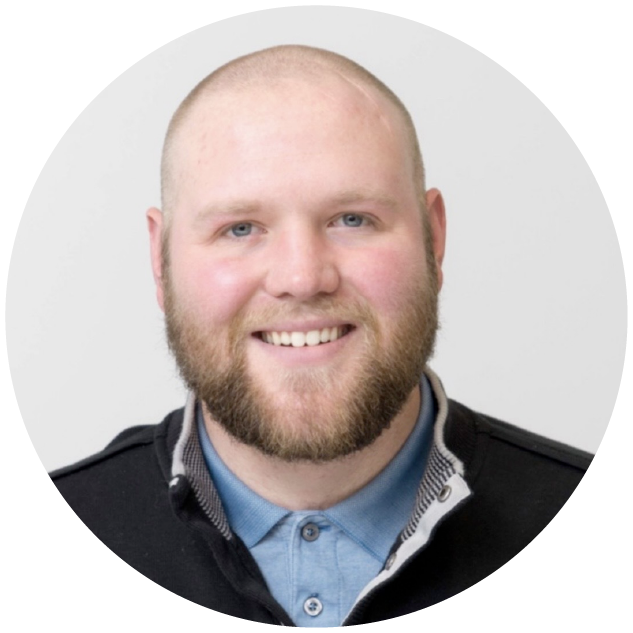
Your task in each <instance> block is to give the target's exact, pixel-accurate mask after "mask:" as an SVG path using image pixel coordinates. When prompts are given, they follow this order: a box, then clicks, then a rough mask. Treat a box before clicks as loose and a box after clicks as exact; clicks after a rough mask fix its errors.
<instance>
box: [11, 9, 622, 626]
mask: <svg viewBox="0 0 633 633" xmlns="http://www.w3.org/2000/svg"><path fill="white" fill-rule="evenodd" d="M293 4H295V5H308V4H311V3H309V2H301V1H297V2H294V3H293ZM328 4H330V5H340V6H357V7H362V8H374V9H378V10H382V11H385V12H389V13H392V14H396V15H401V16H403V17H408V18H411V19H415V20H417V21H420V22H423V23H425V24H427V25H429V26H432V27H435V28H438V29H439V30H442V31H445V32H447V33H449V34H451V35H453V36H455V37H457V38H459V39H461V40H462V41H465V42H466V43H468V44H470V45H472V46H474V47H475V48H477V49H478V50H480V51H481V52H483V53H485V54H487V55H489V56H490V57H491V58H493V59H494V60H495V61H497V62H498V63H500V64H501V65H502V66H504V67H505V68H506V69H507V70H509V71H510V72H512V73H513V74H514V75H515V76H517V77H518V78H519V79H520V80H521V81H522V82H523V83H525V84H526V85H527V86H528V87H529V88H530V89H531V90H533V92H534V93H535V94H536V95H537V96H538V97H539V98H540V99H541V100H542V101H543V102H544V103H545V105H547V107H548V108H549V109H550V110H551V111H552V112H553V113H554V115H555V116H557V117H558V119H559V120H560V121H561V123H562V124H563V125H564V126H565V128H566V129H567V131H568V132H569V133H570V135H571V136H572V138H573V139H574V140H575V142H576V143H577V145H578V147H579V148H580V150H581V152H582V153H583V155H584V157H585V158H586V160H587V162H588V163H589V165H590V166H591V168H592V170H593V172H594V174H595V176H596V179H597V181H598V182H599V184H600V186H601V188H602V192H603V194H604V196H605V199H606V201H607V204H608V206H609V209H610V211H611V214H612V217H613V220H614V223H615V226H616V229H617V232H618V235H619V239H620V244H621V248H622V251H623V258H624V262H625V269H626V271H627V273H629V283H630V282H631V274H632V271H631V252H632V250H631V249H632V247H633V245H632V244H631V233H630V230H629V226H628V223H629V221H630V220H629V216H630V209H631V202H630V184H629V183H630V178H631V174H630V171H631V160H630V152H631V147H632V146H633V135H632V130H631V115H630V113H631V112H633V102H632V98H631V91H630V65H629V62H628V61H627V60H630V59H631V58H633V50H632V49H633V46H632V44H631V38H630V33H629V25H630V19H629V18H628V15H627V4H626V3H623V2H618V1H611V0H606V1H604V0H603V2H600V3H577V2H575V3H573V2H563V1H556V0H554V1H552V0H549V1H543V0H531V2H529V3H523V2H507V1H506V2H499V1H496V2H495V1H491V0H479V1H478V2H468V1H465V0H464V1H458V0H444V1H443V2H435V3H430V2H424V3H416V4H415V5H414V4H413V3H409V2H401V1H398V0H390V1H389V2H386V1H376V2H372V3H368V2H362V3H359V2H353V1H348V2H344V3H336V2H330V3H328ZM220 5H222V6H220ZM228 6H229V5H228V4H226V3H210V2H206V1H205V2H193V1H187V0H181V2H179V3H176V4H175V3H173V2H167V1H159V0H154V1H153V2H148V1H144V0H143V1H141V0H137V1H136V2H131V1H130V0H128V1H127V2H123V1H121V0H111V1H110V2H108V3H107V4H95V3H85V2H76V1H75V2H71V1H67V0H58V1H57V2H54V3H45V2H43V1H31V2H25V3H22V4H18V3H13V4H12V5H11V6H10V7H7V8H5V9H4V11H3V20H2V26H1V28H2V38H0V42H1V46H2V59H3V61H4V64H3V66H4V69H3V92H4V94H5V96H4V97H3V103H2V108H3V122H4V126H3V128H4V129H3V152H2V171H1V172H0V173H2V175H3V194H4V195H3V203H4V204H3V212H2V214H1V215H0V218H1V220H0V221H1V222H2V228H1V230H0V240H1V241H0V244H1V255H2V259H1V261H2V279H3V282H4V281H5V280H6V276H7V269H8V263H9V254H10V249H11V245H12V241H13V237H14V236H15V233H16V231H17V225H18V222H19V218H20V214H21V210H22V209H23V208H24V206H25V204H26V201H27V198H28V195H29V192H30V190H31V187H32V186H33V184H34V182H35V180H36V179H37V176H38V174H39V172H40V170H41V169H42V167H43V165H44V162H45V160H46V158H47V157H48V156H49V154H50V153H51V151H52V150H53V148H54V146H55V144H56V143H57V141H58V140H59V139H60V138H61V136H62V135H63V133H64V132H65V131H66V129H67V128H68V127H69V126H70V124H71V123H72V122H73V121H74V119H75V118H76V117H77V115H78V114H79V113H80V112H81V111H82V110H83V109H84V107H85V106H86V105H87V104H88V103H89V101H90V100H91V99H92V98H94V97H95V96H96V95H97V94H98V93H99V92H100V90H101V89H102V88H103V86H105V85H106V84H108V83H109V82H110V81H111V80H113V79H114V78H116V77H117V76H118V75H119V74H120V73H121V72H123V71H124V70H126V69H127V68H128V67H129V66H130V65H131V64H132V63H134V62H136V61H137V60H139V59H140V58H142V57H143V56H145V55H147V54H149V53H150V52H152V51H153V50H155V49H156V48H158V47H159V46H161V45H163V44H165V43H166V42H168V41H170V40H172V39H175V38H177V37H179V36H181V35H183V34H185V33H187V32H189V31H190V30H193V29H195V28H198V27H199V26H202V25H204V24H206V23H209V22H211V21H215V20H218V19H220V18H223V17H229V16H232V15H237V14H238V13H244V12H248V11H251V10H256V9H263V8H271V7H272V6H275V5H274V4H269V3H266V2H259V3H256V2H240V1H237V2H234V3H231V5H230V7H231V8H230V9H229V8H228ZM588 256H589V254H588ZM43 265H45V263H44V264H43ZM3 296H4V292H3ZM3 318H4V310H3ZM630 323H631V319H630V318H629V324H630ZM3 340H4V339H3ZM5 359H6V353H3V362H2V367H1V369H0V372H1V375H0V379H1V380H2V388H1V393H2V400H1V406H2V411H1V413H2V420H3V428H4V429H5V432H4V433H3V440H4V442H3V448H4V450H3V452H2V454H3V457H4V460H3V465H4V466H5V467H4V482H5V490H6V491H8V498H7V497H5V499H4V503H3V521H2V526H3V539H2V542H3V545H4V550H3V553H2V559H3V572H4V573H3V575H4V577H5V578H10V579H11V585H10V587H8V588H5V591H4V593H3V598H4V601H3V602H4V604H5V608H4V609H3V612H4V618H5V620H6V621H7V623H9V626H10V628H11V629H12V630H36V627H38V626H39V628H43V627H46V626H53V627H55V628H57V627H60V628H61V627H63V629H64V630H65V631H68V632H74V631H82V632H83V631H85V630H86V628H89V629H90V630H91V631H112V630H121V629H122V630H126V631H127V630H130V631H131V630H153V631H167V630H169V631H174V630H176V627H180V630H182V629H183V628H187V629H189V628H193V627H198V626H202V627H208V626H209V624H216V625H218V626H221V627H223V630H226V629H229V630H238V631H241V630H248V631H252V630H256V629H257V630H264V629H263V627H261V626H257V625H254V624H250V623H246V622H243V621H240V620H235V619H232V618H227V617H225V616H222V615H220V614H216V613H211V612H209V611H208V610H206V609H203V608H200V607H197V606H196V605H192V604H189V603H186V602H185V601H183V600H182V599H180V598H178V597H176V596H174V595H172V594H170V593H169V592H166V591H164V590H162V589H160V588H158V587H156V586H154V585H152V584H151V583H149V582H147V580H146V579H145V578H143V577H142V576H140V575H139V574H138V573H136V572H134V571H133V570H131V569H129V568H127V567H126V566H125V565H123V564H122V563H120V561H118V559H116V558H115V557H113V556H112V555H111V554H110V552H109V551H108V550H107V549H106V548H105V547H104V546H103V545H101V544H100V543H99V542H98V541H97V540H96V539H95V537H94V536H93V535H92V534H90V533H89V532H88V531H87V530H86V529H84V528H83V527H82V526H81V525H80V524H79V522H78V521H77V520H76V519H75V517H74V516H73V515H72V512H71V511H70V510H69V509H68V508H67V507H65V506H64V505H63V504H60V503H59V500H58V498H56V494H55V492H54V491H53V490H52V487H51V484H50V482H48V480H47V478H46V476H45V474H44V472H43V469H42V468H41V465H40V464H39V460H38V458H37V456H36V454H35V452H34V450H33V448H32V447H31V445H30V442H29V440H28V436H27V433H26V431H25V429H24V427H23V425H22V424H21V422H20V416H19V412H18V408H17V404H16V402H15V398H14V397H13V393H12V388H11V383H10V379H9V376H8V368H7V363H6V360H5ZM622 384H623V385H624V386H625V387H624V388H622V389H621V390H620V394H619V398H618V401H617V404H616V408H615V411H614V415H613V419H612V422H611V424H610V427H609V429H608V431H607V433H606V436H605V439H604V440H603V443H602V446H601V447H600V451H599V453H598V456H597V457H596V460H595V462H594V464H593V466H592V467H591V469H590V471H589V475H588V477H587V479H586V481H584V482H583V484H582V485H581V487H580V488H579V490H578V492H577V493H576V494H575V495H574V496H573V498H572V499H571V501H570V502H569V503H568V504H567V506H566V507H565V509H564V511H563V513H562V515H561V516H560V517H558V518H557V520H556V521H555V522H554V524H553V525H552V526H551V527H550V528H548V529H547V530H546V531H545V532H544V533H543V534H542V535H541V536H539V537H538V538H537V539H536V541H535V542H534V544H533V545H532V546H530V547H529V548H528V549H527V550H526V552H524V553H522V554H521V555H519V556H518V557H517V558H516V559H515V560H514V561H512V562H511V563H509V564H508V565H506V566H505V567H504V568H503V569H502V570H500V571H499V572H497V573H496V574H494V575H493V576H492V577H491V578H489V579H487V580H486V581H484V582H482V583H480V584H479V585H477V586H476V587H473V588H472V589H470V590H468V591H467V592H464V593H463V594H461V595H459V596H457V597H455V598H453V599H451V600H449V601H447V602H445V603H442V604H440V605H437V606H436V607H433V608H431V609H427V610H425V611H423V612H419V613H417V614H413V615H411V616H407V617H406V618H405V622H406V625H413V626H415V625H416V624H417V625H419V626H421V627H422V626H423V627H426V629H427V630H428V629H429V627H432V626H437V627H442V628H446V627H447V626H450V629H451V630H458V629H459V628H460V627H463V628H464V629H467V628H468V629H472V627H473V626H475V625H476V624H477V623H480V624H481V625H482V626H485V628H486V630H488V631H506V630H507V628H508V626H511V627H512V629H513V630H518V631H530V630H533V629H537V630H542V629H543V628H545V629H546V630H558V629H560V630H563V629H565V630H573V631H575V632H578V631H594V630H598V629H599V630H604V629H606V628H607V627H609V625H612V624H618V623H622V622H626V621H628V620H630V617H629V614H628V600H629V596H628V593H629V591H628V582H627V581H626V578H627V577H628V575H627V576H624V573H625V572H626V571H627V570H628V569H629V566H630V563H631V560H630V557H631V546H630V535H629V532H630V528H629V526H630V523H629V522H628V521H627V520H626V517H625V512H626V509H625V507H624V505H623V504H620V503H619V500H620V499H621V498H622V497H623V496H624V494H626V493H627V492H628V491H627V490H626V486H627V483H628V480H629V473H628V472H627V471H628V469H627V471H625V468H626V465H627V462H628V455H627V456H625V455H624V451H625V450H626V447H627V446H628V443H629V442H630V441H631V428H630V420H631V418H632V415H631V412H632V411H631V408H632V404H631V399H632V396H631V389H630V385H631V384H632V376H631V362H630V358H629V359H627V363H626V365H625V371H624V376H623V382H622ZM627 385H628V386H629V388H628V389H627V388H626V386H627ZM590 507H592V508H593V509H594V511H593V512H588V511H587V509H588V508H590ZM596 510H597V511H596ZM619 570H623V571H622V572H620V571H619ZM620 573H621V574H622V576H623V578H622V581H620ZM405 622H403V624H405ZM17 623H20V624H19V625H17V626H16V624H17ZM397 625H400V623H398V624H397ZM397 625H396V624H394V623H393V622H391V623H389V622H387V623H379V624H376V625H371V626H372V629H374V630H383V631H388V630H392V629H391V627H393V626H397ZM476 628H478V626H477V627H476Z"/></svg>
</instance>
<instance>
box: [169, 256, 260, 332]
mask: <svg viewBox="0 0 633 633" xmlns="http://www.w3.org/2000/svg"><path fill="white" fill-rule="evenodd" d="M173 274H174V282H175V286H176V287H177V288H180V289H181V291H182V295H181V297H182V300H183V301H184V302H185V304H186V305H187V306H188V308H189V309H190V310H192V311H194V312H196V313H198V314H200V315H201V316H202V317H203V318H204V319H205V320H207V321H208V322H212V323H214V324H216V325H217V326H223V325H225V324H228V322H229V321H230V320H231V319H233V318H234V317H235V316H236V315H237V313H239V311H240V310H241V309H242V308H243V307H244V306H245V305H246V304H247V302H248V300H249V299H250V297H251V296H252V294H253V292H254V290H255V288H256V286H257V280H256V279H255V278H254V277H253V276H252V275H249V273H248V270H247V269H246V267H245V266H244V264H243V263H241V264H240V263H239V262H237V261H232V262H227V261H222V262H218V261H196V260H195V259H194V260H189V261H188V262H183V265H182V266H180V267H179V269H176V268H175V267H174V273H173Z"/></svg>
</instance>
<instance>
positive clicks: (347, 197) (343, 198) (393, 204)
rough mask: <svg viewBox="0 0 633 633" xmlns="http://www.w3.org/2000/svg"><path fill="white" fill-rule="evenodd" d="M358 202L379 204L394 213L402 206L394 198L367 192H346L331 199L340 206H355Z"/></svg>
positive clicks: (332, 202)
mask: <svg viewBox="0 0 633 633" xmlns="http://www.w3.org/2000/svg"><path fill="white" fill-rule="evenodd" d="M358 202H364V203H371V204H377V205H379V206H381V207H387V208H388V209H391V210H394V211H395V210H397V209H398V207H399V206H400V205H399V204H398V201H397V200H396V199H395V198H394V197H392V196H388V195H383V194H380V193H377V192H374V191H365V190H350V191H344V192H342V193H340V194H339V195H337V196H335V197H334V198H332V199H331V204H334V205H338V206H343V205H347V204H355V203H358Z"/></svg>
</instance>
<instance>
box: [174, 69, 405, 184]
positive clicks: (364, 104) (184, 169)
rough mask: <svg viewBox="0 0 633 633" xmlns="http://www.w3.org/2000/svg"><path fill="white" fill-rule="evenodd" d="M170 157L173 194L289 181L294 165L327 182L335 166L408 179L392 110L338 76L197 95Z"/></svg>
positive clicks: (400, 126) (400, 130)
mask: <svg viewBox="0 0 633 633" xmlns="http://www.w3.org/2000/svg"><path fill="white" fill-rule="evenodd" d="M170 158H171V160H170V162H171V171H172V181H173V184H174V185H175V186H176V187H177V188H178V189H179V190H182V189H184V190H189V189H191V188H195V187H199V186H200V184H201V180H203V181H204V182H205V183H207V184H208V185H209V186H211V185H212V184H213V183H215V184H220V183H221V182H224V183H226V182H227V181H230V180H234V179H236V178H237V175H238V174H240V175H241V176H242V177H246V176H247V174H249V173H252V175H253V177H255V178H257V177H259V178H264V177H265V178H269V179H283V178H284V177H286V176H287V177H290V175H291V174H292V175H294V176H295V177H296V176H298V172H297V170H296V169H293V168H296V165H297V163H300V164H303V165H305V170H306V172H307V170H311V173H312V175H313V176H316V174H314V171H315V170H317V171H323V172H324V174H327V175H328V176H329V177H332V176H333V174H332V172H333V170H336V169H337V166H338V167H339V168H340V164H341V163H345V164H346V165H349V164H350V163H353V162H354V161H361V162H362V163H363V165H364V168H365V169H366V170H367V171H368V179H369V178H370V175H371V173H373V172H374V171H379V170H381V169H382V170H384V169H386V168H391V169H394V170H397V171H399V172H404V175H406V176H408V177H410V178H411V179H413V160H412V152H411V151H410V143H409V141H408V138H407V132H406V126H405V125H404V123H403V121H402V117H401V115H400V113H399V112H398V110H397V108H396V107H395V106H394V105H393V104H392V103H390V102H389V101H388V100H387V99H386V98H385V97H384V96H383V95H382V94H380V93H379V92H378V91H376V90H375V89H373V88H372V87H369V86H366V85H363V84H360V83H358V82H354V81H353V80H350V79H347V78H345V77H339V76H328V77H321V78H318V79H314V78H311V79H310V81H307V80H305V79H302V78H283V79H280V80H278V81H276V82H274V83H270V82H268V83H266V84H262V85H252V84H249V85H244V86H237V87H233V88H231V89H224V90H219V91H215V92H214V91H211V92H210V93H209V94H204V95H200V97H199V98H198V99H197V101H196V102H195V103H193V104H192V106H191V108H190V110H189V111H188V112H187V113H186V115H185V117H184V118H183V120H182V121H181V124H180V127H179V129H178V130H177V132H176V135H175V139H174V141H173V144H172V151H171V157H170ZM285 167H287V168H288V169H285ZM305 175H306V178H307V177H308V174H307V173H306V174H305ZM344 176H345V174H343V173H341V178H343V177H344ZM313 181H314V179H313ZM243 184H244V183H242V185H243ZM342 184H344V183H342Z"/></svg>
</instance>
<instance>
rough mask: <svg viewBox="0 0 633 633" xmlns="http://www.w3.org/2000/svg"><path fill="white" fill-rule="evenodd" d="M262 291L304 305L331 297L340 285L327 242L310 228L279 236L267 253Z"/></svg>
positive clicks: (331, 252) (295, 229)
mask: <svg viewBox="0 0 633 633" xmlns="http://www.w3.org/2000/svg"><path fill="white" fill-rule="evenodd" d="M267 256H268V260H269V265H268V266H267V271H266V281H265V287H266V291H267V292H268V294H270V295H272V296H274V297H276V298H281V297H293V298H295V299H297V300H300V301H305V300H307V299H310V298H312V297H315V296H317V295H320V294H332V293H334V292H335V291H336V290H337V289H338V287H339V284H340V276H339V271H338V267H337V265H336V261H335V259H336V258H335V254H334V252H333V249H332V247H331V245H329V244H328V241H327V238H326V237H325V236H324V235H323V234H321V233H320V232H319V231H318V230H316V229H313V228H311V227H294V228H293V229H292V230H287V231H285V232H284V233H283V234H281V235H279V237H278V239H277V240H275V241H274V242H273V243H271V244H270V250H269V252H268V253H267Z"/></svg>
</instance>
